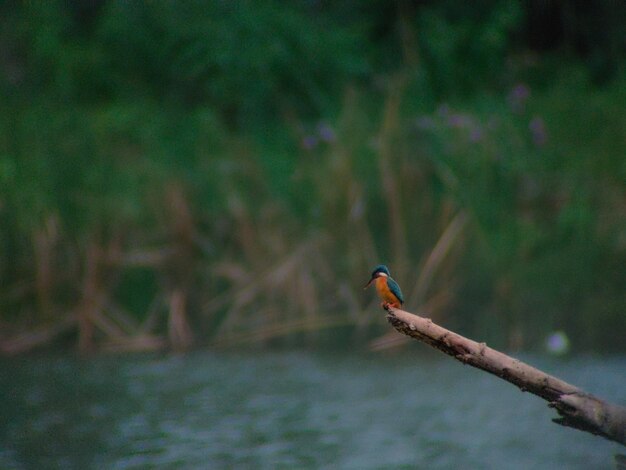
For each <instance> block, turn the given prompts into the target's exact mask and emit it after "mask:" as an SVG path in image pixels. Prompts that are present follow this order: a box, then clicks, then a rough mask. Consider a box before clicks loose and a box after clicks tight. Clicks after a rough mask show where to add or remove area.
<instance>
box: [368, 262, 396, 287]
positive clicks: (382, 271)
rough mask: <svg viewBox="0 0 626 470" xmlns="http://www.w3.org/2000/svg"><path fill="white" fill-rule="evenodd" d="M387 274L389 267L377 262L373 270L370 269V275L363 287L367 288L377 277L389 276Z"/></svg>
mask: <svg viewBox="0 0 626 470" xmlns="http://www.w3.org/2000/svg"><path fill="white" fill-rule="evenodd" d="M389 275H390V274H389V269H388V268H387V266H385V265H384V264H379V265H378V266H376V267H375V268H374V271H372V277H371V278H370V280H369V282H368V283H367V284H365V287H364V289H367V288H368V287H369V286H370V284H371V283H372V282H374V280H375V279H376V278H377V277H389Z"/></svg>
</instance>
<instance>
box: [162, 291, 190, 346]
mask: <svg viewBox="0 0 626 470" xmlns="http://www.w3.org/2000/svg"><path fill="white" fill-rule="evenodd" d="M169 303H170V313H169V321H168V338H169V341H170V344H171V346H172V347H173V348H174V350H175V351H184V350H186V349H189V348H190V347H191V344H192V342H193V335H192V333H191V328H190V327H189V322H188V320H187V312H186V295H185V293H184V292H182V291H181V290H179V289H175V290H174V291H173V292H172V293H171V294H170V302H169Z"/></svg>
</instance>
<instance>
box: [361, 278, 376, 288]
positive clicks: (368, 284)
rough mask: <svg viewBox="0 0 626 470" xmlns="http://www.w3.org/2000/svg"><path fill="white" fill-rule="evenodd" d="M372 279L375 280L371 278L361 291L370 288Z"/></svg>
mask: <svg viewBox="0 0 626 470" xmlns="http://www.w3.org/2000/svg"><path fill="white" fill-rule="evenodd" d="M374 279H376V278H375V277H372V278H371V279H370V281H369V282H368V283H367V284H365V287H364V288H363V289H367V288H368V287H369V286H370V284H371V283H372V282H374Z"/></svg>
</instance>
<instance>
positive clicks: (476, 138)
mask: <svg viewBox="0 0 626 470" xmlns="http://www.w3.org/2000/svg"><path fill="white" fill-rule="evenodd" d="M469 139H470V142H473V143H477V142H480V141H481V140H483V130H482V129H481V128H480V127H478V126H474V127H473V128H472V130H471V131H470V135H469Z"/></svg>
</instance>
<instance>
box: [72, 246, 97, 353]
mask: <svg viewBox="0 0 626 470" xmlns="http://www.w3.org/2000/svg"><path fill="white" fill-rule="evenodd" d="M100 256H101V250H100V247H99V246H98V244H97V243H95V242H91V243H89V244H88V246H87V252H86V255H85V264H84V275H83V288H82V293H83V298H82V301H81V303H80V305H79V307H78V309H77V315H78V350H79V351H80V352H81V353H88V352H91V351H93V349H94V337H93V336H94V323H93V318H94V317H95V315H96V312H97V311H98V310H99V309H100V307H101V305H102V303H103V294H102V288H101V285H100V275H99V263H100Z"/></svg>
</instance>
